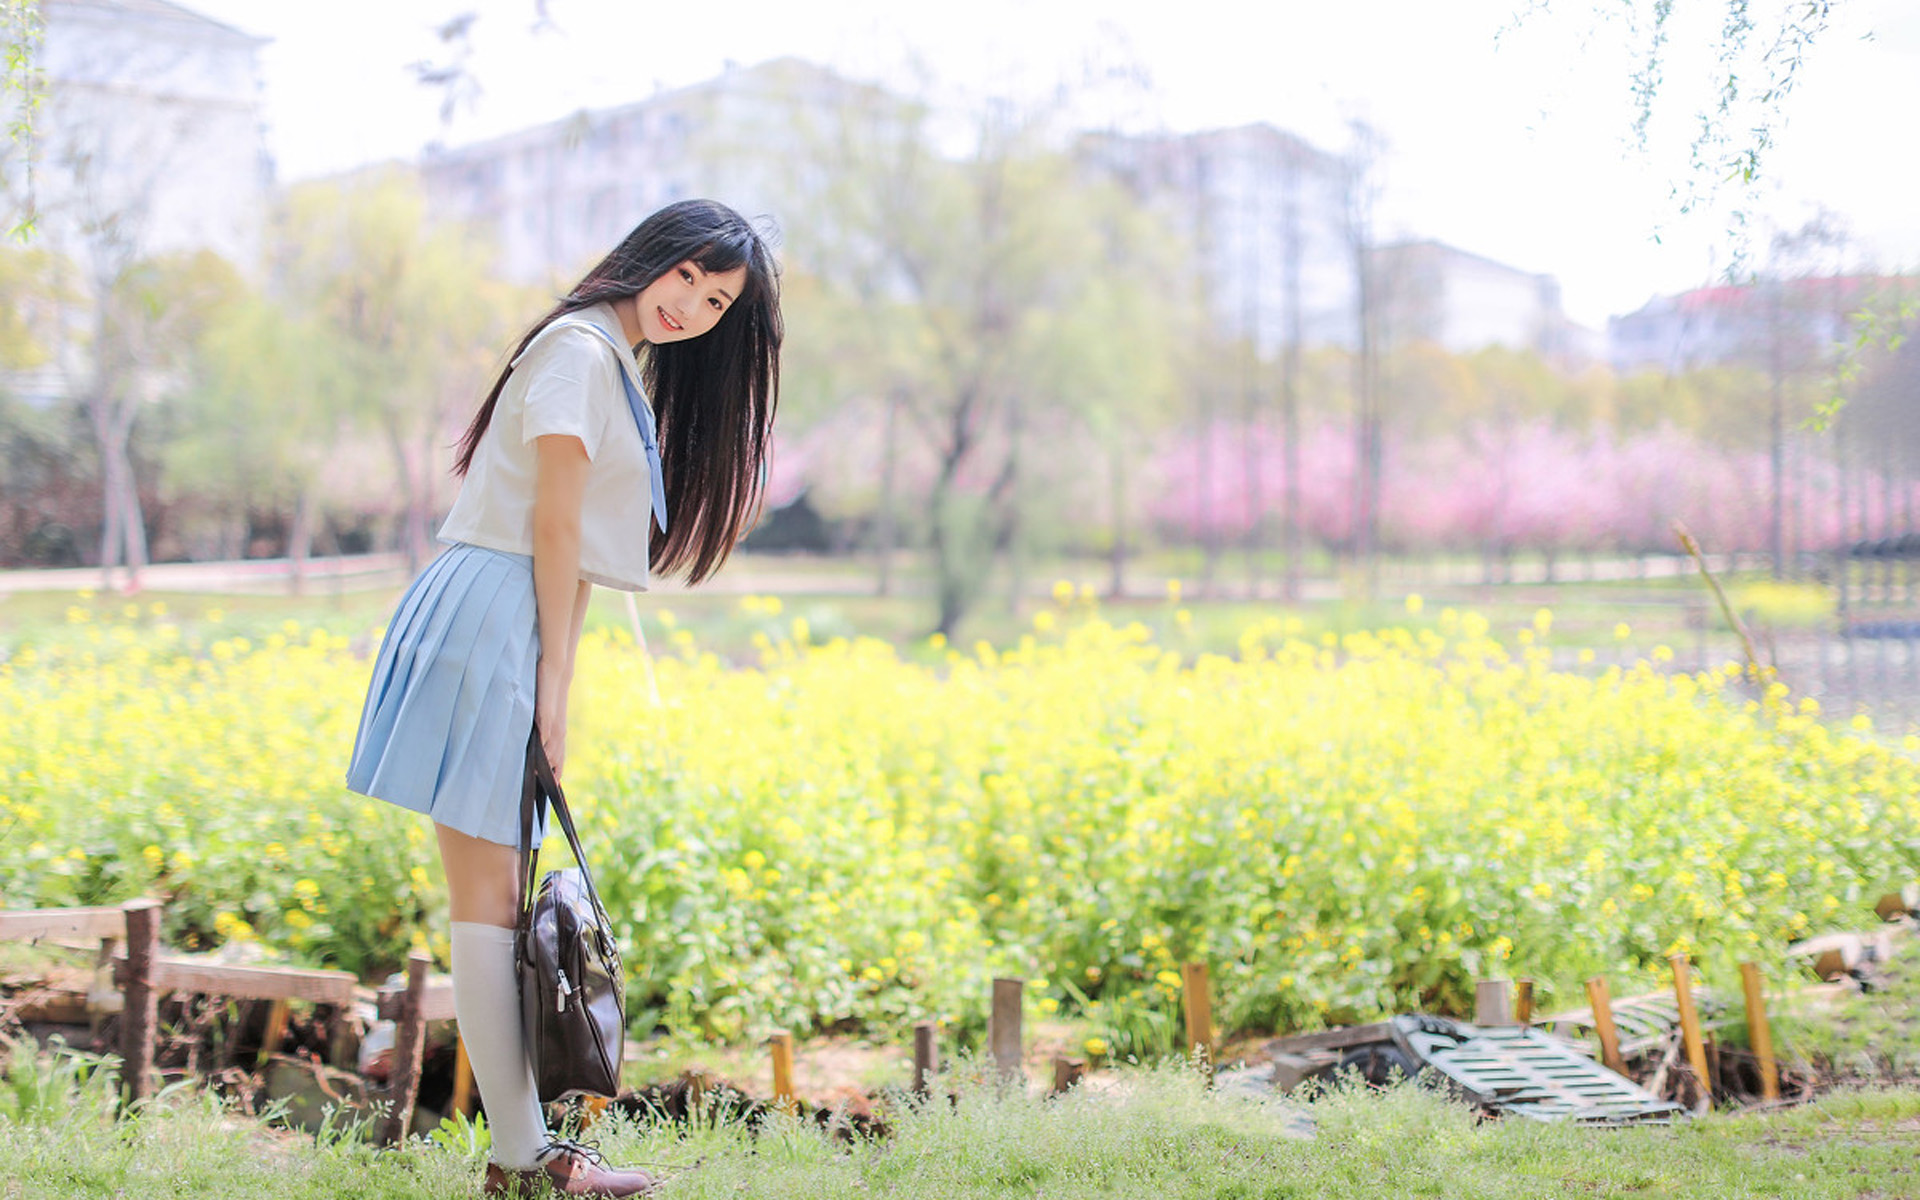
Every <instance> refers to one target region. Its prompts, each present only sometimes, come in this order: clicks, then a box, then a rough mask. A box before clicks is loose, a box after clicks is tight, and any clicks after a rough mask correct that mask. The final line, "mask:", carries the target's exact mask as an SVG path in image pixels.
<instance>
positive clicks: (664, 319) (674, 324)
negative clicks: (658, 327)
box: [653, 305, 686, 333]
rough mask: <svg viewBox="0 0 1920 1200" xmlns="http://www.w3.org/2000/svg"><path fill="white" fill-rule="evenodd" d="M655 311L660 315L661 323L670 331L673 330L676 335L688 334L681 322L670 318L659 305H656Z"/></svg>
mask: <svg viewBox="0 0 1920 1200" xmlns="http://www.w3.org/2000/svg"><path fill="white" fill-rule="evenodd" d="M653 311H654V312H656V313H659V314H660V323H661V324H662V325H664V326H666V327H667V328H668V329H670V330H672V331H673V332H674V333H684V332H686V327H685V326H684V325H682V324H680V322H678V321H676V320H674V319H673V318H672V317H670V316H668V315H667V310H666V309H664V308H661V307H660V306H659V305H655V306H654V309H653Z"/></svg>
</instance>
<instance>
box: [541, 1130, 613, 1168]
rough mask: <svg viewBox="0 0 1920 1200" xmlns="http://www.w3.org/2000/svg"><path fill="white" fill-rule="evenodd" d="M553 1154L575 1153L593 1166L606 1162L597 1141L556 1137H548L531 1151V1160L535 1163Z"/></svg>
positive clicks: (603, 1164) (602, 1164)
mask: <svg viewBox="0 0 1920 1200" xmlns="http://www.w3.org/2000/svg"><path fill="white" fill-rule="evenodd" d="M554 1154H567V1155H574V1154H577V1155H579V1156H581V1157H582V1158H584V1159H586V1160H587V1161H588V1162H590V1163H592V1164H594V1165H595V1166H605V1165H606V1163H607V1159H606V1156H605V1155H603V1154H601V1153H600V1143H599V1142H576V1141H573V1140H572V1139H571V1138H557V1137H550V1138H548V1139H547V1140H546V1141H545V1142H544V1143H542V1144H541V1146H540V1148H539V1149H538V1150H536V1151H534V1152H533V1161H534V1162H536V1163H537V1162H540V1161H541V1160H542V1159H545V1158H546V1157H547V1156H549V1155H554Z"/></svg>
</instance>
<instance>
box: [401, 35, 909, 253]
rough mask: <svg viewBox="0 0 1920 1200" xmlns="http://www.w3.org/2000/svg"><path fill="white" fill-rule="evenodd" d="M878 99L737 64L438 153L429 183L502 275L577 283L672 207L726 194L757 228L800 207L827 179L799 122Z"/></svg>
mask: <svg viewBox="0 0 1920 1200" xmlns="http://www.w3.org/2000/svg"><path fill="white" fill-rule="evenodd" d="M873 90H874V89H872V88H871V87H870V86H869V85H865V84H858V83H854V82H853V81H850V80H847V79H844V78H842V77H841V76H839V75H837V74H835V73H834V72H832V71H829V70H827V69H826V68H824V67H818V66H815V65H813V64H811V63H807V62H804V61H801V60H799V59H794V58H782V59H775V60H773V61H770V62H766V63H761V64H759V65H757V66H753V67H730V68H729V69H728V70H727V71H725V72H724V73H723V74H721V75H719V76H717V77H715V78H713V79H709V80H705V81H703V82H700V83H697V84H693V85H691V86H688V87H684V88H677V89H674V90H672V91H665V92H661V93H660V94H659V95H656V96H652V97H649V98H648V99H645V100H640V101H636V102H634V103H632V104H626V105H621V106H619V107H615V108H605V109H595V110H583V111H581V112H578V113H575V114H573V115H572V116H569V117H566V118H564V119H562V120H558V121H550V122H548V123H546V124H544V125H536V126H533V127H531V128H528V129H522V130H518V131H516V132H513V133H509V134H505V135H503V136H500V137H496V138H490V139H488V140H486V141H482V142H474V143H472V144H470V145H464V146H460V147H458V148H455V149H445V148H433V149H429V150H428V151H427V152H426V153H424V154H423V155H422V156H421V159H420V174H421V179H422V182H423V184H424V186H425V188H426V193H427V197H428V201H429V203H430V204H431V205H432V206H433V209H434V211H435V215H436V216H439V217H443V218H450V219H456V220H463V221H467V222H470V223H472V224H474V225H476V226H477V227H479V228H480V229H482V230H483V231H485V232H486V233H488V234H489V235H490V236H491V237H492V238H493V239H494V242H495V245H496V246H497V247H498V251H499V256H500V257H499V259H498V261H497V263H496V269H497V270H498V271H499V272H500V274H501V275H502V276H503V277H504V278H507V279H511V280H513V281H515V282H520V283H545V284H556V283H557V284H558V285H559V286H565V284H568V283H571V282H572V281H573V280H574V279H575V278H577V277H578V276H579V274H580V273H581V272H582V271H583V270H584V269H585V268H587V267H589V266H591V265H592V264H593V263H594V262H595V261H597V260H598V259H599V258H600V257H601V256H602V255H604V254H606V252H607V251H608V250H609V249H610V248H611V247H612V246H614V245H615V244H616V243H617V242H619V240H620V239H621V238H622V237H624V236H625V235H626V234H627V232H628V231H629V230H631V229H632V228H633V226H634V224H635V222H637V221H638V220H639V219H640V218H641V217H643V216H645V215H646V214H648V213H650V212H653V211H654V210H655V209H657V208H659V207H660V206H662V205H664V204H668V203H671V202H672V201H674V200H681V199H686V198H688V197H694V196H717V197H723V198H725V200H726V201H727V203H729V204H731V205H732V206H733V207H734V208H736V209H738V210H739V211H740V212H741V214H742V215H744V216H746V217H748V218H749V219H756V218H759V217H761V216H763V215H764V214H770V213H773V212H777V211H782V210H787V209H790V208H791V207H792V205H793V202H794V199H795V197H794V195H793V190H794V189H795V188H796V187H798V188H807V187H809V186H812V185H814V184H820V183H823V182H824V180H823V179H822V178H820V177H817V172H818V171H824V169H825V167H824V164H819V165H817V166H816V165H814V164H809V163H807V162H805V161H794V160H795V159H797V158H799V157H800V156H796V155H793V154H791V153H789V152H788V151H789V149H790V147H791V146H792V145H793V134H794V133H795V132H796V130H797V124H796V122H797V121H799V120H803V119H804V115H805V114H807V113H809V112H812V111H826V110H827V109H828V108H829V107H830V106H833V105H836V104H839V103H842V102H844V101H847V100H849V99H853V98H858V97H862V96H865V95H867V94H869V93H871V92H872V91H873ZM810 169H812V171H813V173H810ZM560 281H564V283H561V282H560Z"/></svg>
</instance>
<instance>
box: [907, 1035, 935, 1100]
mask: <svg viewBox="0 0 1920 1200" xmlns="http://www.w3.org/2000/svg"><path fill="white" fill-rule="evenodd" d="M939 1038H940V1027H939V1026H938V1025H936V1024H934V1023H933V1022H932V1021H920V1022H918V1023H916V1024H915V1025H914V1027H913V1091H914V1094H915V1095H917V1096H925V1095H928V1094H929V1093H931V1092H932V1091H933V1077H934V1075H935V1074H936V1073H937V1072H938V1071H939V1070H940V1041H939Z"/></svg>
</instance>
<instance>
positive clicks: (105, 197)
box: [8, 0, 273, 270]
mask: <svg viewBox="0 0 1920 1200" xmlns="http://www.w3.org/2000/svg"><path fill="white" fill-rule="evenodd" d="M40 12H41V15H42V18H43V20H44V21H45V36H44V39H43V41H42V44H41V47H40V52H39V67H40V69H41V72H42V75H43V80H44V85H45V101H44V103H43V104H42V105H41V107H40V109H39V112H38V113H37V114H36V116H35V119H34V131H33V143H32V146H33V180H32V198H33V202H34V205H35V207H36V208H37V209H38V210H39V214H40V217H39V223H38V229H39V235H40V238H41V239H42V241H43V244H45V245H46V246H47V247H48V248H50V249H54V250H58V251H60V252H61V253H64V254H67V255H69V256H70V257H73V258H75V259H84V258H86V257H88V256H90V255H99V254H107V255H112V256H130V257H132V258H135V259H137V258H142V257H147V256H150V255H153V254H158V253H165V252H169V251H179V250H199V249H210V250H213V251H215V252H217V253H219V254H220V255H221V256H222V257H224V258H226V259H228V260H229V261H231V262H233V263H234V264H235V265H237V266H239V267H241V268H242V269H243V270H251V269H252V267H253V266H254V263H255V261H256V259H257V258H258V256H259V251H260V236H261V230H262V228H263V226H264V224H265V221H266V212H267V206H268V203H269V201H270V199H271V193H272V188H273V163H272V160H271V158H269V157H268V154H267V144H266V131H265V123H264V118H263V114H262V110H261V106H260V98H261V80H260V64H259V51H260V47H261V46H263V45H265V44H266V39H264V38H259V37H255V36H253V35H251V34H248V33H243V32H241V31H240V30H238V29H234V28H233V27H231V26H229V25H223V24H221V23H220V22H218V21H215V20H212V19H210V18H208V17H203V16H201V15H200V14H198V13H196V12H193V11H191V10H190V9H187V8H183V7H181V6H180V5H177V4H170V3H167V0H41V2H40ZM20 166H21V164H19V163H17V162H10V163H9V170H8V189H9V193H10V195H9V200H10V201H11V204H10V207H12V208H14V210H15V211H16V212H17V211H18V210H19V207H20V203H19V202H20V200H22V199H24V196H25V189H26V178H25V174H24V172H23V171H22V170H21V169H20Z"/></svg>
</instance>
